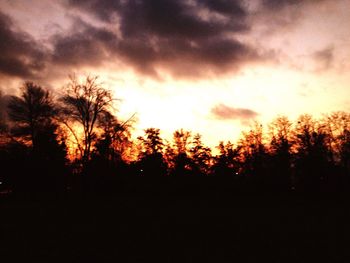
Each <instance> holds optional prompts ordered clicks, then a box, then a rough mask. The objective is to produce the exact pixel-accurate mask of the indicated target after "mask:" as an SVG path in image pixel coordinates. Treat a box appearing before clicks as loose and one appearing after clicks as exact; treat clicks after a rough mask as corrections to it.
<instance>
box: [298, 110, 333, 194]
mask: <svg viewBox="0 0 350 263" xmlns="http://www.w3.org/2000/svg"><path fill="white" fill-rule="evenodd" d="M294 132H295V135H294V136H295V140H296V146H295V150H296V160H295V166H296V176H297V178H296V179H297V183H298V184H299V187H300V188H304V189H307V190H317V191H318V190H320V187H321V183H322V181H324V182H325V181H326V180H327V178H326V176H327V174H328V172H329V169H330V162H329V156H330V155H331V152H330V149H329V148H328V147H327V140H328V139H327V137H328V136H329V135H328V134H327V133H326V132H325V129H324V126H323V125H322V123H317V122H316V121H315V120H314V119H313V118H312V117H311V116H310V115H302V116H300V117H299V119H298V121H297V125H296V127H295V131H294Z"/></svg>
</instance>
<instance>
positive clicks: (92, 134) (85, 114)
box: [61, 76, 113, 164]
mask: <svg viewBox="0 0 350 263" xmlns="http://www.w3.org/2000/svg"><path fill="white" fill-rule="evenodd" d="M97 79H98V77H91V76H88V77H86V79H85V80H84V81H83V82H79V81H78V80H77V78H76V77H74V76H73V77H71V78H70V83H69V84H68V85H67V87H66V94H65V95H64V96H63V97H62V98H61V101H62V102H63V107H62V109H61V110H62V116H63V118H62V120H61V121H62V122H63V123H64V124H65V125H66V127H67V128H68V129H69V131H70V132H71V133H72V135H73V137H74V138H75V141H76V144H77V148H78V150H79V152H80V157H81V160H82V163H83V164H85V163H86V162H87V161H88V160H89V159H90V156H91V152H92V149H93V146H94V143H95V142H96V139H97V131H96V130H97V128H98V126H97V124H98V121H99V118H100V117H101V116H102V115H103V114H104V113H105V112H106V111H108V110H110V109H111V107H112V101H113V99H112V93H111V91H109V90H107V89H105V88H104V87H102V86H101V84H99V83H98V82H97ZM72 123H74V124H79V125H80V127H81V128H82V130H83V134H82V139H81V138H80V136H79V134H78V132H77V131H76V130H75V129H74V128H73V125H72Z"/></svg>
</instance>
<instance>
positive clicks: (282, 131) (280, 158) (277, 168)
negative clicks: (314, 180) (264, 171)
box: [269, 116, 293, 191]
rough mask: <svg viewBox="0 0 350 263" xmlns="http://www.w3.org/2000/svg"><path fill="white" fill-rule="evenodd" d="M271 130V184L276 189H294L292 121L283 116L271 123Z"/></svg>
mask: <svg viewBox="0 0 350 263" xmlns="http://www.w3.org/2000/svg"><path fill="white" fill-rule="evenodd" d="M269 132H270V155H271V160H270V161H271V163H270V167H269V168H270V171H269V175H270V178H269V180H270V186H271V187H273V188H274V190H279V191H286V190H290V189H292V187H293V186H292V171H291V166H292V161H293V160H292V147H293V141H292V138H291V137H292V123H291V122H290V121H289V120H288V118H287V117H285V116H281V117H278V118H276V119H275V120H273V121H272V122H271V123H270V125H269Z"/></svg>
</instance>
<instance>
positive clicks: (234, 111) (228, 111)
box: [211, 104, 259, 122]
mask: <svg viewBox="0 0 350 263" xmlns="http://www.w3.org/2000/svg"><path fill="white" fill-rule="evenodd" d="M211 114H212V115H213V116H214V117H215V118H217V119H219V120H240V121H241V122H246V121H247V120H251V119H254V118H255V117H257V116H258V115H259V114H258V113H257V112H255V111H253V110H250V109H245V108H234V107H230V106H227V105H225V104H218V105H216V106H215V107H213V108H212V109H211Z"/></svg>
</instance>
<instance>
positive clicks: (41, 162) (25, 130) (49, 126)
mask: <svg viewBox="0 0 350 263" xmlns="http://www.w3.org/2000/svg"><path fill="white" fill-rule="evenodd" d="M56 114H57V110H56V107H55V105H54V102H53V100H52V97H51V95H50V93H49V92H48V91H46V90H44V89H43V88H42V87H40V86H38V85H36V84H34V83H32V82H26V83H25V84H24V86H23V87H22V93H21V95H20V97H17V96H12V97H11V100H10V102H9V105H8V115H9V118H10V120H11V121H12V128H11V133H12V136H14V138H16V139H17V144H23V145H26V146H27V147H28V148H29V149H31V151H30V152H29V153H27V154H26V153H25V148H23V147H24V146H22V147H21V148H18V147H16V149H20V150H21V151H22V152H24V154H23V155H27V156H26V158H25V159H24V160H23V161H22V160H17V161H18V162H19V163H22V165H23V167H26V168H27V169H26V170H25V171H23V170H18V171H17V173H14V174H15V176H17V177H18V178H17V179H16V180H18V184H22V185H23V189H25V188H27V189H28V188H32V189H37V190H41V191H43V190H44V191H46V190H53V189H55V190H58V188H60V189H62V188H63V179H62V175H63V174H64V171H65V162H66V146H65V142H64V140H62V139H59V136H58V134H57V129H58V124H57V123H56V122H55V120H54V118H55V116H56ZM22 149H23V150H22ZM16 151H17V150H16ZM26 174H30V175H31V176H30V177H29V176H26ZM23 189H22V190H23Z"/></svg>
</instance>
